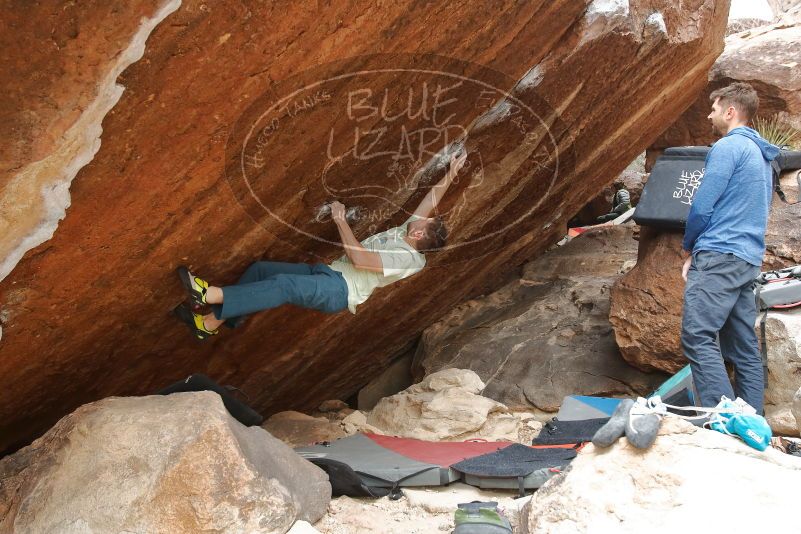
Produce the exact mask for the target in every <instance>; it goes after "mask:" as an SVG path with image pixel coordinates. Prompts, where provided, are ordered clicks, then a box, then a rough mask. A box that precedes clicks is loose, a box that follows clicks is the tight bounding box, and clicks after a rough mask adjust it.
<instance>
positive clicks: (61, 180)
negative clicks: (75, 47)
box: [0, 0, 181, 280]
mask: <svg viewBox="0 0 801 534" xmlns="http://www.w3.org/2000/svg"><path fill="white" fill-rule="evenodd" d="M180 6H181V0H168V1H167V2H165V3H164V5H162V6H161V8H160V9H159V10H158V11H157V12H156V13H155V15H153V17H151V18H144V17H143V18H142V21H141V24H140V26H139V30H138V31H137V32H136V33H135V34H134V36H133V38H132V39H131V42H130V43H129V44H128V47H127V48H126V49H125V50H123V51H122V52H121V53H120V54H119V56H118V57H117V61H116V62H115V63H114V64H113V65H112V66H111V68H110V70H109V72H108V74H107V75H106V76H105V78H104V79H103V80H102V81H100V83H99V84H98V88H97V95H96V97H95V99H94V101H92V103H91V104H89V106H88V107H87V108H86V110H85V111H84V112H83V114H82V115H81V117H80V118H79V119H78V120H77V121H76V122H75V124H73V125H72V127H71V128H70V129H69V130H68V131H67V132H66V133H65V134H64V136H63V141H62V143H61V145H60V146H59V147H57V148H56V149H55V150H54V151H53V152H52V153H51V154H50V155H49V156H47V157H46V158H44V159H42V160H40V161H37V162H34V163H32V164H30V165H28V166H26V167H24V168H23V169H22V170H21V171H20V172H19V173H18V174H17V175H15V176H14V177H12V178H11V180H10V182H9V184H8V186H7V188H6V195H5V198H3V199H0V207H2V208H3V209H2V210H0V211H2V212H3V213H5V214H6V215H4V216H2V217H0V228H3V227H7V228H6V231H7V232H8V233H7V234H6V236H5V239H4V241H5V240H8V241H6V242H5V243H3V242H0V256H2V259H0V280H2V279H3V278H5V277H6V276H7V275H8V273H10V272H11V270H12V269H14V267H15V266H16V265H17V263H18V262H19V261H20V260H21V259H22V256H23V255H24V254H25V253H26V252H27V251H29V250H30V249H32V248H34V247H36V246H38V245H40V244H41V243H44V242H45V241H47V240H48V239H50V238H52V237H53V234H54V233H55V231H56V228H57V227H58V222H59V221H60V220H61V219H63V218H64V217H65V216H66V210H67V208H68V207H69V206H70V194H69V188H70V184H71V183H72V180H73V179H74V178H75V176H76V175H77V174H78V171H79V170H81V168H82V167H84V166H85V165H86V164H87V163H89V162H90V161H92V159H93V158H94V156H95V154H96V153H97V151H98V150H99V149H100V136H101V134H102V133H103V128H102V122H103V118H104V117H105V116H106V114H107V113H108V112H109V111H111V109H112V108H113V107H114V106H115V105H116V104H117V102H118V101H119V99H120V97H121V96H122V93H123V91H124V90H125V88H124V87H123V86H122V85H119V84H117V77H118V76H119V75H120V74H121V73H122V71H124V70H125V69H126V68H128V66H129V65H131V64H132V63H135V62H137V61H139V60H140V59H141V58H142V55H143V54H144V52H145V42H146V41H147V38H148V37H149V36H150V34H151V32H152V31H153V30H154V29H155V28H156V26H158V25H159V23H161V21H163V20H164V19H165V18H166V17H167V16H168V15H170V14H171V13H173V12H174V11H176V10H177V9H178V8H179V7H180ZM37 193H38V195H37ZM37 198H40V199H41V201H40V202H37V200H36V199H37ZM26 199H27V200H26ZM7 203H8V204H10V205H9V206H6V204H7ZM11 204H13V205H15V206H16V207H13V206H11ZM6 208H9V209H8V210H7V209H6ZM20 226H22V227H21V228H20ZM12 230H15V231H12Z"/></svg>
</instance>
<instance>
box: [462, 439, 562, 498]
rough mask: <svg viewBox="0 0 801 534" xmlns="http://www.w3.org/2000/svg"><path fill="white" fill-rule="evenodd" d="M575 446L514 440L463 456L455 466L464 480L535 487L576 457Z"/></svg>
mask: <svg viewBox="0 0 801 534" xmlns="http://www.w3.org/2000/svg"><path fill="white" fill-rule="evenodd" d="M575 457H576V450H575V449H568V448H562V447H549V448H534V447H527V446H525V445H521V444H519V443H514V444H512V445H510V446H508V447H506V448H504V449H501V450H499V451H496V452H492V453H488V454H484V455H482V456H477V457H475V458H469V459H467V460H463V461H461V462H459V463H457V464H454V465H453V466H452V468H453V469H455V470H456V471H459V472H460V473H462V474H464V481H465V482H466V483H467V484H470V485H471V486H477V487H479V488H482V489H485V488H508V489H515V488H516V489H518V490H519V491H520V492H521V493H522V492H523V490H524V489H535V488H539V487H540V486H542V485H543V484H544V483H545V482H546V481H547V480H548V479H549V478H551V477H552V476H554V475H555V474H556V473H558V472H559V471H560V470H561V469H562V468H564V467H565V466H566V465H567V464H568V463H570V461H571V460H573V458H575Z"/></svg>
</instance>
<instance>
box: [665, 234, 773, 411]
mask: <svg viewBox="0 0 801 534" xmlns="http://www.w3.org/2000/svg"><path fill="white" fill-rule="evenodd" d="M758 274H759V267H757V266H755V265H751V264H750V263H748V262H746V261H744V260H741V259H740V258H738V257H737V256H735V255H734V254H722V253H720V252H712V251H708V250H701V251H698V252H696V253H695V254H693V259H692V263H691V265H690V272H689V273H688V275H687V285H686V286H685V288H684V310H683V312H682V322H681V346H682V348H683V349H684V355H685V356H686V357H687V359H688V360H690V366H691V368H692V372H693V381H694V382H695V388H696V390H697V391H698V396H699V402H700V406H704V407H710V406H715V405H716V404H717V403H718V402H719V401H720V397H721V396H722V395H726V396H727V397H728V398H730V399H734V398H735V396H738V397H742V399H743V400H744V401H746V402H747V403H748V404H750V405H751V406H753V407H754V408H755V409H756V411H757V413H760V414H761V413H762V405H763V400H764V399H763V393H764V375H763V370H762V358H761V355H760V352H759V343H758V341H757V337H756V333H755V332H754V323H755V322H756V317H757V309H756V303H755V301H754V292H753V283H754V278H756V277H757V275H758ZM718 336H719V338H720V344H719V345H718V342H717V339H716V338H717V337H718ZM724 360H725V361H728V362H730V363H731V364H733V365H734V370H735V371H734V377H735V386H736V390H735V388H732V385H731V382H730V381H729V376H728V374H727V373H726V367H725V364H724V363H723V362H724Z"/></svg>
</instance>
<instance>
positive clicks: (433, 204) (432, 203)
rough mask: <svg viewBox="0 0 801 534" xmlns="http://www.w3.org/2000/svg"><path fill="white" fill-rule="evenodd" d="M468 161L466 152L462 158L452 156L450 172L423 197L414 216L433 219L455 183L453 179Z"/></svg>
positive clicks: (463, 152)
mask: <svg viewBox="0 0 801 534" xmlns="http://www.w3.org/2000/svg"><path fill="white" fill-rule="evenodd" d="M466 160H467V151H466V150H463V151H462V154H461V155H460V156H457V154H453V155H451V162H450V167H449V168H448V172H446V173H445V176H444V177H443V178H442V180H440V181H439V182H438V183H437V185H435V186H434V187H432V188H431V191H429V192H428V193H426V196H425V197H423V200H422V201H421V202H420V205H419V206H417V209H416V210H414V214H415V215H416V216H418V217H422V218H423V219H427V218H429V217H431V214H432V213H433V212H434V210H436V209H437V206H438V205H439V202H440V200H442V197H444V196H445V192H446V191H447V190H448V188H449V187H450V185H451V183H453V179H454V178H456V175H457V174H458V173H459V170H460V169H461V168H462V166H463V165H464V162H465V161H466Z"/></svg>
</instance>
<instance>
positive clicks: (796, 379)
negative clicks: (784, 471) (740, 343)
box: [765, 308, 801, 436]
mask: <svg viewBox="0 0 801 534" xmlns="http://www.w3.org/2000/svg"><path fill="white" fill-rule="evenodd" d="M765 333H766V338H767V342H768V388H767V389H766V390H765V417H766V418H767V420H768V423H769V424H770V427H771V428H772V429H773V431H774V432H776V433H777V434H784V435H788V436H796V435H798V424H797V422H796V418H795V416H794V415H793V397H794V396H795V393H796V390H797V389H798V386H799V384H801V308H798V309H795V310H787V311H784V312H770V313H769V314H768V321H767V323H766V325H765Z"/></svg>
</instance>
